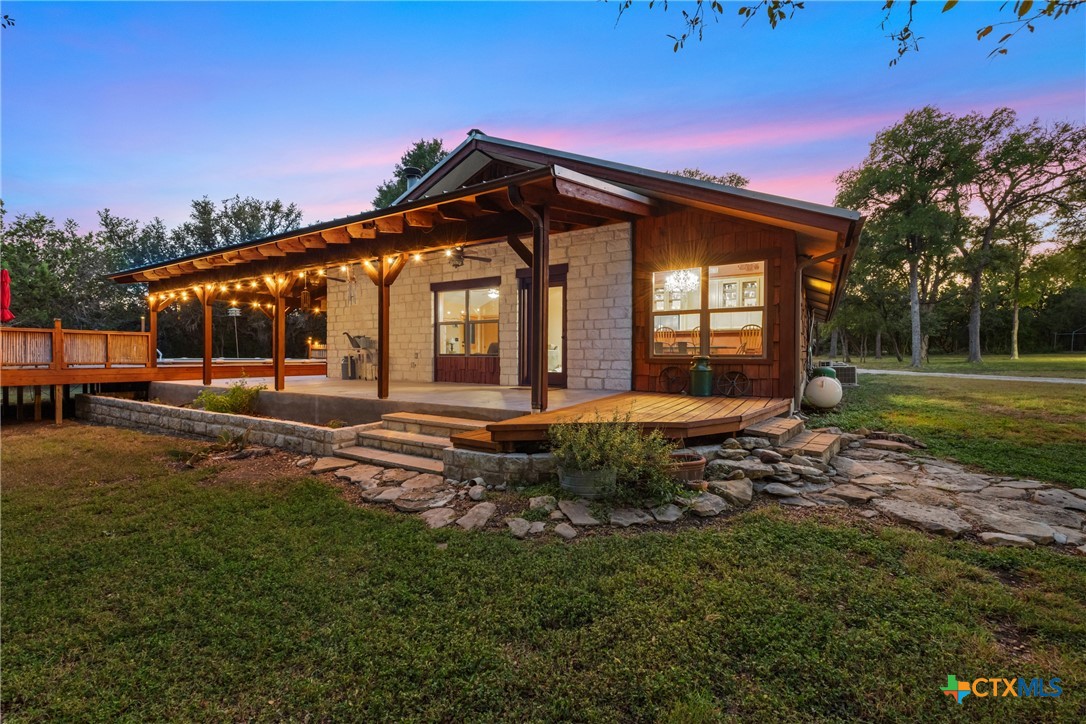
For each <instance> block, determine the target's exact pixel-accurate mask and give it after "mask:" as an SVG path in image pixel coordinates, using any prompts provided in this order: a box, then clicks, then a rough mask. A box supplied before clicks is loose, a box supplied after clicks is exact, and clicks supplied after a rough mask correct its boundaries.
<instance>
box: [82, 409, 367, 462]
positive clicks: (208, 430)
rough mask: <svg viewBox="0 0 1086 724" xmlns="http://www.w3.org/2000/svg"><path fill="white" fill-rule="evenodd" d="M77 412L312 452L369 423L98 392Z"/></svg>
mask: <svg viewBox="0 0 1086 724" xmlns="http://www.w3.org/2000/svg"><path fill="white" fill-rule="evenodd" d="M75 414H76V417H78V418H80V419H83V420H87V421H88V422H94V423H98V424H103V425H113V426H116V427H128V428H132V429H136V430H141V431H143V432H158V433H164V434H167V435H185V436H189V437H197V438H205V439H211V440H217V439H219V437H220V436H221V435H222V434H223V433H226V434H229V435H232V436H237V435H241V434H242V433H244V432H245V431H246V430H248V431H249V443H251V444H254V445H267V446H269V447H277V448H281V449H283V450H290V451H292V452H299V453H306V454H309V455H331V454H333V453H334V452H335V450H336V449H338V448H341V447H346V446H349V445H354V444H355V440H356V439H357V436H358V430H359V428H360V427H365V426H355V427H340V428H330V427H321V426H317V425H307V424H305V423H301V422H290V421H286V420H272V419H266V418H262V417H249V416H248V415H231V414H227V413H222V412H207V411H206V410H198V409H192V408H187V407H173V406H171V405H159V404H155V403H153V402H140V401H138V400H125V399H120V398H116V397H104V396H100V395H78V396H77V397H76V398H75Z"/></svg>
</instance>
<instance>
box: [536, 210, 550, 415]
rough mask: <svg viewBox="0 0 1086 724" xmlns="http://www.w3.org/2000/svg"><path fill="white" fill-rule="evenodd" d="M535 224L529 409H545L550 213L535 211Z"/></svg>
mask: <svg viewBox="0 0 1086 724" xmlns="http://www.w3.org/2000/svg"><path fill="white" fill-rule="evenodd" d="M537 213H538V215H539V223H538V224H537V225H536V228H535V233H533V234H532V261H533V264H532V340H531V347H532V350H531V356H532V358H531V377H532V412H546V411H547V396H548V394H547V393H548V388H547V330H548V327H549V326H550V324H549V320H550V314H549V312H550V310H549V308H548V306H549V305H548V302H549V299H550V286H551V284H550V263H551V260H550V212H549V211H548V210H547V207H546V206H544V207H542V208H540V209H539V211H538V212H537Z"/></svg>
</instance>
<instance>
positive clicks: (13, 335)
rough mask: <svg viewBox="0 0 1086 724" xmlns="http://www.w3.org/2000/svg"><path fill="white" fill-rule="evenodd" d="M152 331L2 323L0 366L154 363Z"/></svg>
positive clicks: (144, 364)
mask: <svg viewBox="0 0 1086 724" xmlns="http://www.w3.org/2000/svg"><path fill="white" fill-rule="evenodd" d="M153 355H154V350H153V349H152V345H151V334H150V332H113V331H94V330H86V329H63V328H62V327H61V323H60V320H59V319H57V320H54V322H53V328H52V329H32V328H29V327H0V366H2V367H4V368H20V367H21V368H26V367H37V368H47V369H54V370H64V369H71V368H77V367H102V368H106V369H108V368H110V367H113V366H123V367H151V366H153V362H154V356H153Z"/></svg>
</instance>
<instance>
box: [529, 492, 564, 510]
mask: <svg viewBox="0 0 1086 724" xmlns="http://www.w3.org/2000/svg"><path fill="white" fill-rule="evenodd" d="M557 507H558V501H557V500H556V499H555V497H554V496H553V495H538V496H536V497H534V498H529V499H528V508H529V509H530V510H540V509H542V510H545V511H547V512H548V513H549V512H551V511H552V510H554V509H555V508H557Z"/></svg>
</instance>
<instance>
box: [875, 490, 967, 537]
mask: <svg viewBox="0 0 1086 724" xmlns="http://www.w3.org/2000/svg"><path fill="white" fill-rule="evenodd" d="M872 504H873V505H874V506H875V508H877V509H878V511H879V512H880V513H882V514H884V515H886V516H888V517H890V518H893V519H894V520H897V521H901V522H902V523H905V524H907V525H911V526H913V527H914V528H919V529H920V530H924V531H927V532H929V533H938V534H939V535H945V536H949V537H951V538H957V537H958V536H960V535H961V534H962V533H964V532H965V531H967V530H969V529H971V528H972V526H971V525H969V523H967V522H965V521H964V520H962V518H961V516H959V515H958V514H957V513H955V512H954V511H953V510H948V509H946V508H940V507H936V506H933V505H923V504H921V503H912V502H909V501H907V500H896V499H894V498H879V499H877V500H875V501H874V502H873V503H872Z"/></svg>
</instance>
